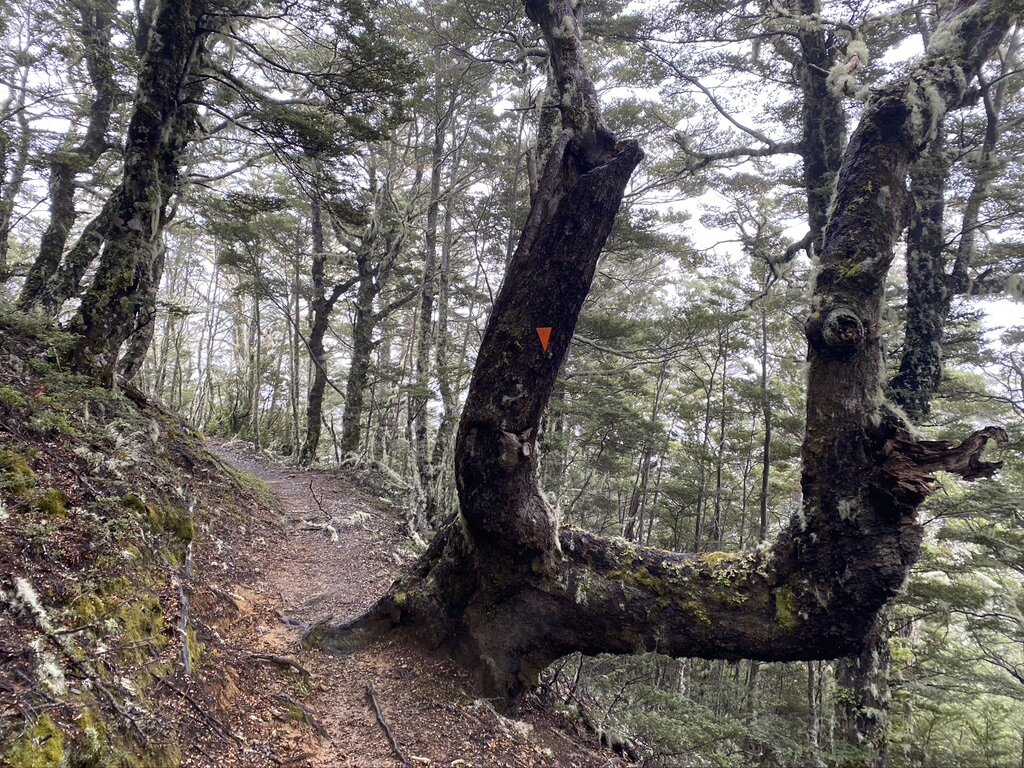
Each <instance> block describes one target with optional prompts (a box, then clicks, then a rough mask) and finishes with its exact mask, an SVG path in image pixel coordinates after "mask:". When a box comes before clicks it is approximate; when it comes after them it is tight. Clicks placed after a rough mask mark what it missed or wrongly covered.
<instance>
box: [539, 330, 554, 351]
mask: <svg viewBox="0 0 1024 768" xmlns="http://www.w3.org/2000/svg"><path fill="white" fill-rule="evenodd" d="M537 335H538V336H539V337H540V348H541V350H543V351H544V352H547V351H548V344H549V343H550V342H551V329H550V328H538V329H537Z"/></svg>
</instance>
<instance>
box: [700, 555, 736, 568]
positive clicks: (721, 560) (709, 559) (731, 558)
mask: <svg viewBox="0 0 1024 768" xmlns="http://www.w3.org/2000/svg"><path fill="white" fill-rule="evenodd" d="M740 560H743V555H742V554H741V553H739V552H708V553H707V554H706V555H704V562H706V563H707V564H708V565H710V566H711V567H712V568H718V567H720V566H722V565H726V564H730V563H736V562H738V561H740Z"/></svg>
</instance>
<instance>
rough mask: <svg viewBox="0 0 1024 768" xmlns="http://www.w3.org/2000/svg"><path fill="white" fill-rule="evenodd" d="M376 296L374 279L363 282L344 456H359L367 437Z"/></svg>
mask: <svg viewBox="0 0 1024 768" xmlns="http://www.w3.org/2000/svg"><path fill="white" fill-rule="evenodd" d="M375 295H376V291H375V286H374V282H373V279H372V277H366V278H364V279H361V280H360V282H359V287H358V291H357V294H356V302H355V319H354V321H353V323H352V360H351V364H350V365H349V369H348V380H347V381H346V382H345V410H344V411H342V414H341V452H342V453H343V454H350V453H357V452H358V451H359V446H360V444H361V442H362V434H363V402H364V400H365V398H366V386H367V384H368V383H369V381H370V360H371V357H372V355H373V331H374V328H375V327H376V324H377V322H376V314H375V312H374V307H373V299H374V296H375Z"/></svg>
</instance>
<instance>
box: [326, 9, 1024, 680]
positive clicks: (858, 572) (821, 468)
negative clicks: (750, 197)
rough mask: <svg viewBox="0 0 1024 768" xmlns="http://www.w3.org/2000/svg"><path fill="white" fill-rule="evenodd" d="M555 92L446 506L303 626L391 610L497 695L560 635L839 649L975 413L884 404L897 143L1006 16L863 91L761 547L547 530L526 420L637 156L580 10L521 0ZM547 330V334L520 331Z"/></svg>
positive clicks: (965, 78) (772, 652)
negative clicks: (790, 433) (792, 463)
mask: <svg viewBox="0 0 1024 768" xmlns="http://www.w3.org/2000/svg"><path fill="white" fill-rule="evenodd" d="M526 9H527V14H528V15H529V16H530V18H532V19H533V20H534V21H536V22H537V23H538V24H539V25H540V27H541V30H542V32H543V33H544V38H545V40H546V41H547V44H548V48H549V52H550V56H551V61H552V65H553V68H554V71H555V74H556V77H557V81H558V86H559V90H560V92H561V94H562V100H561V109H562V121H563V131H562V134H561V135H560V137H559V139H558V141H557V142H556V144H555V147H554V149H553V150H552V152H551V153H550V156H549V158H548V161H547V164H546V167H545V170H544V173H543V176H542V179H541V181H540V185H539V188H538V191H537V195H536V196H535V199H534V203H533V206H532V208H531V211H530V215H529V217H528V219H527V222H526V225H525V226H524V228H523V232H522V235H521V237H520V240H519V246H518V247H517V249H516V252H515V254H514V255H513V258H512V260H511V262H510V263H509V266H508V270H507V272H506V276H505V281H504V283H503V286H502V289H501V291H500V292H499V294H498V296H497V298H496V299H495V304H494V307H493V310H492V313H491V317H490V320H489V322H488V324H487V328H486V331H485V334H484V339H483V342H482V345H481V348H480V352H479V355H478V357H477V362H476V367H475V369H474V374H473V379H472V382H471V384H470V389H469V393H468V397H467V401H466V405H465V408H464V411H463V415H462V421H461V424H460V426H459V433H458V439H457V444H456V459H455V462H456V485H457V488H458V491H459V501H460V507H461V509H460V514H459V515H458V516H457V518H456V519H455V521H454V522H453V523H452V524H451V525H450V526H449V527H447V528H446V529H445V530H444V531H442V532H441V533H440V534H439V535H438V536H437V537H436V538H435V540H434V542H433V543H432V544H431V546H430V548H429V549H428V551H427V552H426V553H425V554H424V555H423V557H422V558H421V559H420V561H419V563H418V564H417V565H416V568H415V569H414V571H413V572H412V573H411V574H409V575H408V576H406V577H404V578H403V579H401V580H400V581H398V582H397V583H396V584H394V585H393V586H392V588H391V589H390V590H389V592H388V593H387V594H386V595H385V596H384V597H383V598H381V600H380V601H379V602H378V603H377V604H376V605H375V606H374V607H373V608H371V609H370V610H369V611H368V612H367V613H366V614H364V615H363V616H361V617H360V618H358V619H356V620H354V621H352V622H349V623H347V624H342V625H332V624H331V623H329V622H324V623H322V624H320V625H318V626H316V627H314V628H313V629H312V630H311V631H310V633H309V635H308V636H307V641H308V642H311V643H317V644H320V645H321V646H322V647H324V648H327V649H332V650H344V649H347V648H350V647H352V646H353V645H356V644H358V643H361V642H366V641H367V640H370V639H372V638H374V637H375V636H377V635H379V634H380V633H381V632H382V631H384V630H386V629H389V628H392V627H394V626H396V625H405V626H407V627H409V629H410V630H411V631H413V632H414V633H416V634H418V636H419V637H421V638H422V639H423V640H424V641H426V642H429V643H432V644H434V645H445V646H446V647H447V648H448V650H449V651H450V652H452V653H453V654H454V655H455V656H457V657H458V658H460V659H462V660H463V661H464V662H465V663H467V664H469V665H471V666H472V668H473V669H474V670H475V671H476V672H477V674H478V678H479V682H480V684H481V686H482V687H483V688H484V689H485V690H487V691H488V692H489V693H490V694H491V695H495V696H499V697H506V698H514V697H515V696H516V695H517V694H520V693H522V692H523V691H524V690H526V689H527V688H528V687H529V686H532V685H535V684H536V682H537V680H538V675H539V673H540V671H541V670H542V669H543V668H544V667H545V666H546V665H548V664H549V663H551V662H552V661H553V660H555V659H557V658H558V657H560V656H563V655H565V654H567V653H570V652H573V651H581V652H583V653H588V654H594V653H601V652H617V653H631V652H635V651H637V650H641V649H657V650H659V651H661V652H663V653H667V654H670V655H673V656H698V657H704V658H720V659H721V658H725V659H737V658H751V659H761V660H767V661H784V660H809V659H825V658H836V657H839V656H844V655H849V654H852V653H856V652H858V651H859V650H860V648H861V647H862V645H863V643H864V641H865V638H866V636H867V635H868V632H869V629H870V627H871V623H872V622H873V621H874V618H875V616H876V614H877V613H878V611H879V610H880V609H881V608H882V607H883V606H884V605H885V604H886V603H887V602H888V601H889V600H890V599H891V598H892V597H893V596H894V595H895V594H897V593H898V592H899V590H900V588H901V587H902V584H903V582H904V580H905V578H906V576H907V573H908V571H909V569H910V567H911V565H912V564H913V562H914V560H915V558H916V557H917V554H918V549H919V546H920V541H921V526H920V524H919V522H918V520H917V516H916V510H917V507H918V506H919V505H920V503H921V502H922V501H923V500H924V498H925V497H926V496H927V495H928V493H929V492H930V490H931V488H932V473H933V472H934V471H936V470H939V469H943V470H946V471H952V472H957V473H959V474H961V475H963V476H965V477H967V478H975V477H981V476H988V475H991V474H992V473H993V472H994V471H995V470H996V469H997V467H998V465H997V464H990V463H986V462H983V461H981V460H980V458H979V455H980V453H981V451H982V449H983V447H984V445H985V443H986V442H987V440H989V439H990V438H993V437H995V438H1005V434H1004V433H1003V432H1002V430H1000V429H998V428H991V427H990V428H987V429H985V430H982V431H981V432H978V433H975V434H973V435H971V436H970V437H969V438H967V440H965V441H964V442H963V443H962V444H961V445H959V446H956V447H953V446H950V445H949V444H947V443H943V442H929V441H918V440H916V439H915V438H914V437H913V436H912V435H911V434H910V432H909V431H908V429H907V427H906V425H905V424H904V423H902V422H901V421H900V420H899V419H898V417H896V416H895V414H894V413H893V412H892V411H891V410H890V409H887V408H886V407H885V404H884V399H883V398H882V396H881V390H882V380H881V376H882V371H883V366H882V350H881V340H880V338H879V332H878V328H879V322H880V319H881V312H882V305H883V297H884V281H885V276H886V273H887V271H888V268H889V264H890V262H891V261H892V257H893V246H894V244H895V241H896V239H897V237H898V236H899V233H900V231H901V229H902V221H901V220H900V215H899V213H898V211H900V210H901V206H902V203H903V202H904V200H905V197H906V190H905V178H906V175H907V169H908V167H909V165H910V163H911V162H912V161H913V160H914V158H915V156H916V155H917V154H918V153H919V152H920V151H921V150H922V149H923V148H924V147H925V146H926V145H927V143H928V141H929V140H930V139H931V138H932V135H933V133H934V129H935V126H936V125H937V123H938V121H939V120H941V118H942V115H943V114H944V112H945V111H946V110H947V109H949V108H952V107H955V106H957V105H958V104H959V103H960V102H961V101H962V100H963V98H964V96H965V93H966V91H967V87H968V83H969V82H970V80H971V79H972V78H973V76H974V75H975V74H976V73H977V70H978V68H979V67H980V64H981V62H982V61H983V60H984V59H985V58H986V57H987V56H988V54H989V53H990V52H991V50H992V49H993V47H994V46H995V45H997V44H998V42H999V39H1000V38H1001V37H1002V36H1003V35H1004V34H1005V32H1006V30H1007V28H1008V26H1009V17H1008V15H1007V14H1004V13H1001V12H998V11H993V10H992V8H991V6H990V5H989V3H988V1H987V0H983V1H982V2H980V3H975V4H961V5H960V6H958V7H957V8H956V9H955V11H954V13H955V17H956V18H955V19H954V20H953V21H952V23H951V25H950V26H951V28H950V29H949V37H950V38H951V40H952V42H953V45H951V47H950V49H949V50H947V51H943V52H942V53H941V54H937V55H933V56H930V57H929V58H927V59H926V60H925V62H924V63H922V64H921V65H919V66H917V67H915V68H914V69H913V70H912V71H911V73H910V74H909V75H907V76H906V77H904V78H902V79H900V80H898V81H896V82H894V83H892V84H890V85H888V86H886V87H885V88H884V89H881V90H880V91H879V92H877V93H876V94H875V96H874V97H873V99H872V101H871V102H870V103H869V104H868V106H867V108H866V109H865V113H864V117H863V119H862V121H861V124H860V126H859V127H858V129H857V131H856V132H855V133H854V135H853V137H852V138H851V141H850V145H849V148H848V150H847V153H846V156H845V159H844V162H843V166H842V170H841V172H840V177H839V182H838V187H837V196H836V208H835V214H834V215H833V217H832V220H831V221H830V223H829V225H828V228H827V230H826V235H825V241H824V245H823V252H822V258H821V271H820V273H819V276H818V280H817V283H816V286H815V290H814V296H813V300H812V307H811V316H810V318H809V319H808V322H807V325H806V334H807V338H808V342H809V354H808V357H809V377H808V393H807V394H808V397H807V426H806V436H805V440H804V446H803V456H802V459H803V491H804V507H803V510H802V514H800V515H797V516H795V517H794V519H793V520H792V521H791V523H790V525H789V527H788V528H786V529H785V530H784V531H783V532H782V533H781V534H780V536H779V538H778V539H777V541H776V542H775V543H774V545H773V546H772V547H770V548H767V549H758V550H755V551H752V552H747V553H742V554H735V555H729V554H725V553H720V552H717V553H710V554H706V555H684V554H678V553H672V552H665V551H661V550H654V549H649V548H643V547H637V546H634V545H631V544H629V543H627V542H625V541H623V540H621V539H619V540H609V539H603V538H600V537H597V536H593V535H590V534H586V533H583V532H581V531H577V530H571V529H563V530H561V531H559V530H558V524H557V521H556V520H555V519H554V515H553V513H552V510H551V509H550V507H549V506H548V504H547V502H546V501H545V499H544V497H543V496H542V495H541V493H540V491H539V489H538V487H537V481H536V477H537V452H536V449H535V441H536V431H537V427H538V425H539V423H540V419H541V415H542V413H543V411H544V408H545V406H546V404H547V401H548V398H549V396H550V394H551V391H552V389H553V387H554V385H555V378H556V376H557V374H558V370H559V368H560V367H561V364H562V362H563V361H564V358H565V355H566V353H567V351H568V347H569V341H570V339H571V336H572V333H573V330H574V328H575V325H576V321H577V318H578V315H579V312H580V308H581V307H582V305H583V300H584V298H585V297H586V295H587V291H588V289H589V287H590V282H591V279H592V277H593V274H594V269H595V266H596V263H597V260H598V257H599V255H600V251H601V248H602V246H603V245H604V242H605V239H606V238H607V236H608V233H609V232H610V230H611V227H612V221H613V219H614V217H615V215H616V212H617V210H618V208H619V204H620V202H621V199H622V194H623V191H624V189H625V186H626V184H627V182H628V180H629V177H630V175H631V174H632V171H633V169H634V168H635V167H636V165H637V164H638V163H639V162H640V160H641V158H642V154H641V152H640V149H639V147H638V146H637V144H636V143H635V142H631V141H621V142H617V141H615V139H614V137H613V136H612V135H611V134H610V133H609V132H608V131H607V129H606V128H605V127H604V126H603V125H602V123H601V118H600V111H599V108H598V104H597V99H596V94H595V90H594V87H593V83H592V81H591V80H590V78H589V76H588V74H587V72H586V70H585V69H584V67H583V62H582V54H581V44H580V35H579V17H578V14H579V12H580V5H579V4H578V3H575V2H573V0H527V2H526ZM538 327H550V328H551V337H550V344H549V346H548V347H547V349H546V350H544V349H543V348H542V347H541V344H540V343H539V341H538V339H537V333H536V328H538Z"/></svg>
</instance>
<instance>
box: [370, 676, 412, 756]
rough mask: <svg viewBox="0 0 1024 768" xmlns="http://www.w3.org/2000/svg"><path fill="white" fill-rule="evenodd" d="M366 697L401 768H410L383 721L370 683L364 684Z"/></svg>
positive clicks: (403, 753) (382, 714) (389, 728)
mask: <svg viewBox="0 0 1024 768" xmlns="http://www.w3.org/2000/svg"><path fill="white" fill-rule="evenodd" d="M366 696H367V698H369V699H370V703H371V704H373V711H374V714H376V715H377V722H378V723H380V727H381V728H383V729H384V735H385V736H387V737H388V743H389V744H391V749H392V750H394V753H395V755H396V756H397V757H398V759H399V760H401V761H402V768H411V766H412V763H410V762H409V758H408V757H406V756H405V752H403V751H402V747H401V746H400V745H399V744H398V739H396V738H395V734H394V733H392V732H391V727H390V726H389V725H388V724H387V721H386V720H385V719H384V713H383V712H381V711H380V703H379V702H378V701H377V692H376V691H374V690H373V685H371V684H370V683H367V684H366Z"/></svg>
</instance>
